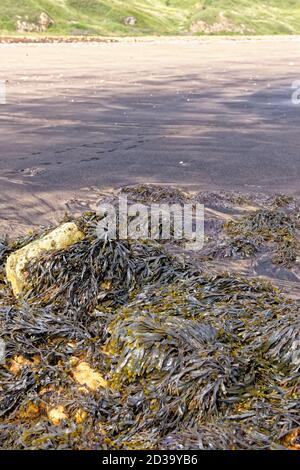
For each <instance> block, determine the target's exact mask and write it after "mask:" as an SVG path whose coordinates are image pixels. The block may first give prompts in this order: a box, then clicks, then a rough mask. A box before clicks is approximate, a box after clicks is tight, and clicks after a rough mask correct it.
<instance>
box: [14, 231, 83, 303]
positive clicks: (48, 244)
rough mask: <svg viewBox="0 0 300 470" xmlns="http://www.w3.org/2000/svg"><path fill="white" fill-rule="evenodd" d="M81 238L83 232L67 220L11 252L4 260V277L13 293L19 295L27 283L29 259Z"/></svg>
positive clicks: (61, 247)
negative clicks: (5, 260)
mask: <svg viewBox="0 0 300 470" xmlns="http://www.w3.org/2000/svg"><path fill="white" fill-rule="evenodd" d="M83 238H84V234H83V233H82V232H81V231H80V230H79V229H78V227H77V225H76V224H75V223H74V222H68V223H65V224H63V225H61V226H60V227H58V228H56V229H55V230H53V231H52V232H50V233H48V234H47V235H45V236H44V237H42V238H39V239H38V240H35V241H33V242H31V243H29V244H28V245H26V246H24V247H23V248H21V249H20V250H18V251H16V252H14V253H12V254H11V255H10V256H9V257H8V259H7V262H6V277H7V280H8V282H10V283H11V287H12V290H13V293H14V295H15V296H16V297H19V296H20V295H21V294H22V292H23V290H24V288H25V287H26V285H27V284H28V274H27V272H26V266H27V264H28V263H29V261H32V260H36V259H38V258H40V257H41V256H42V255H43V254H44V253H47V252H51V251H56V250H63V249H65V248H67V247H68V246H70V245H73V244H74V243H77V242H79V241H81V240H82V239H83Z"/></svg>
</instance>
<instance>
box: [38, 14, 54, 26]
mask: <svg viewBox="0 0 300 470" xmlns="http://www.w3.org/2000/svg"><path fill="white" fill-rule="evenodd" d="M52 24H54V21H53V20H52V18H50V16H49V15H48V14H47V13H45V12H44V11H43V12H42V13H41V14H40V17H39V26H40V31H47V29H48V28H49V26H51V25H52Z"/></svg>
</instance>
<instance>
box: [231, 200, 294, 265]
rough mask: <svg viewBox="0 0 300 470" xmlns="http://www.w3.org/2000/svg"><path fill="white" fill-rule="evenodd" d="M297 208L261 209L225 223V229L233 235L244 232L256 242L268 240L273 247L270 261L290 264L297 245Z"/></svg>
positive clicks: (246, 237)
mask: <svg viewBox="0 0 300 470" xmlns="http://www.w3.org/2000/svg"><path fill="white" fill-rule="evenodd" d="M299 229H300V221H299V214H298V212H290V213H286V212H284V211H282V210H280V209H272V210H260V211H257V212H255V213H254V214H250V215H247V216H244V217H242V218H240V219H239V220H237V221H230V222H228V223H227V224H226V226H225V230H226V233H227V234H228V235H229V236H230V237H231V239H232V238H233V241H232V243H234V240H236V237H240V236H243V238H244V239H245V240H246V241H247V243H249V241H251V242H252V243H253V245H254V244H256V245H257V246H262V245H263V244H267V245H268V246H269V247H270V248H271V250H272V251H273V262H274V263H276V264H281V265H283V266H291V265H292V264H293V263H295V262H296V260H297V255H298V253H299V249H300V243H299V237H298V231H299Z"/></svg>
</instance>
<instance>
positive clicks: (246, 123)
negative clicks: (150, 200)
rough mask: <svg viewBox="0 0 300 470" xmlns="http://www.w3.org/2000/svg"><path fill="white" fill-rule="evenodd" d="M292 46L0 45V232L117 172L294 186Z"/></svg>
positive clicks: (125, 178) (81, 203)
mask: <svg viewBox="0 0 300 470" xmlns="http://www.w3.org/2000/svg"><path fill="white" fill-rule="evenodd" d="M299 48H300V39H299V38H293V39H291V38H281V39H276V40H275V39H274V40H273V39H270V38H266V39H261V40H254V39H251V40H249V41H247V40H234V41H233V40H224V39H218V38H214V39H213V40H212V39H210V40H207V41H204V40H201V41H177V40H169V41H152V42H151V41H148V42H145V43H143V42H142V43H139V42H138V43H131V42H126V41H124V42H120V43H112V44H105V43H104V44H80V43H79V44H2V45H0V64H1V72H0V80H6V81H7V83H6V88H7V103H6V104H1V105H0V117H1V121H0V127H1V133H0V183H1V192H0V235H3V234H5V233H7V234H8V235H10V236H15V235H16V234H18V233H22V232H24V231H26V230H27V229H28V228H29V227H32V226H37V225H40V224H48V223H49V222H56V221H58V220H59V219H60V218H61V216H62V215H63V214H64V212H65V211H66V210H71V211H74V210H81V209H86V208H88V207H90V206H91V205H93V204H96V202H97V198H98V197H99V194H101V192H102V191H105V190H108V189H110V188H117V187H120V186H123V185H128V184H136V183H159V184H170V185H178V186H180V187H183V188H185V189H188V190H191V191H194V190H195V191H196V190H197V191H198V190H208V191H211V190H220V189H225V190H228V189H229V190H232V189H233V190H239V191H245V192H272V193H274V192H284V193H288V194H293V195H296V196H298V195H299V193H300V191H299V177H300V158H299V148H300V132H299V129H300V105H293V104H292V102H291V94H292V89H291V84H292V82H293V81H295V80H300V68H299V56H300V51H299Z"/></svg>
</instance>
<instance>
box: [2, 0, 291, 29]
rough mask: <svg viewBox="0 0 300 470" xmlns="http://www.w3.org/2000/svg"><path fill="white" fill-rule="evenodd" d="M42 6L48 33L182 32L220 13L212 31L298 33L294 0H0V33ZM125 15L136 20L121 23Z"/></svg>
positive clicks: (31, 16) (209, 22)
mask: <svg viewBox="0 0 300 470" xmlns="http://www.w3.org/2000/svg"><path fill="white" fill-rule="evenodd" d="M42 11H45V12H47V13H48V14H49V15H50V16H51V17H52V18H53V20H54V22H55V23H54V25H53V26H51V28H50V29H49V31H48V32H47V34H54V35H70V34H76V33H77V34H79V33H80V32H81V33H82V34H97V35H104V36H140V35H184V34H190V31H191V25H192V24H195V23H197V22H199V21H204V22H205V23H206V24H207V25H213V24H215V23H222V21H221V17H220V13H221V15H222V14H223V18H224V16H225V18H226V24H224V25H223V26H224V27H223V28H222V27H221V28H219V30H218V34H224V33H225V34H226V33H227V34H230V33H232V32H233V31H232V29H231V28H230V27H228V24H230V25H233V26H234V27H235V28H233V29H234V30H235V31H238V30H239V29H241V30H243V31H244V32H245V33H246V34H299V33H300V0H284V1H283V0H202V1H199V0H123V1H121V0H14V1H12V0H0V33H1V34H7V33H9V34H12V33H15V32H16V18H17V16H21V17H24V16H26V15H27V16H28V18H29V20H32V21H34V20H35V19H36V18H37V17H38V15H39V14H40V13H41V12H42ZM126 16H134V17H135V18H136V19H137V23H136V25H135V26H125V25H124V23H123V19H124V18H125V17H126ZM44 34H45V33H44ZM198 34H201V32H199V33H198Z"/></svg>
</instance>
